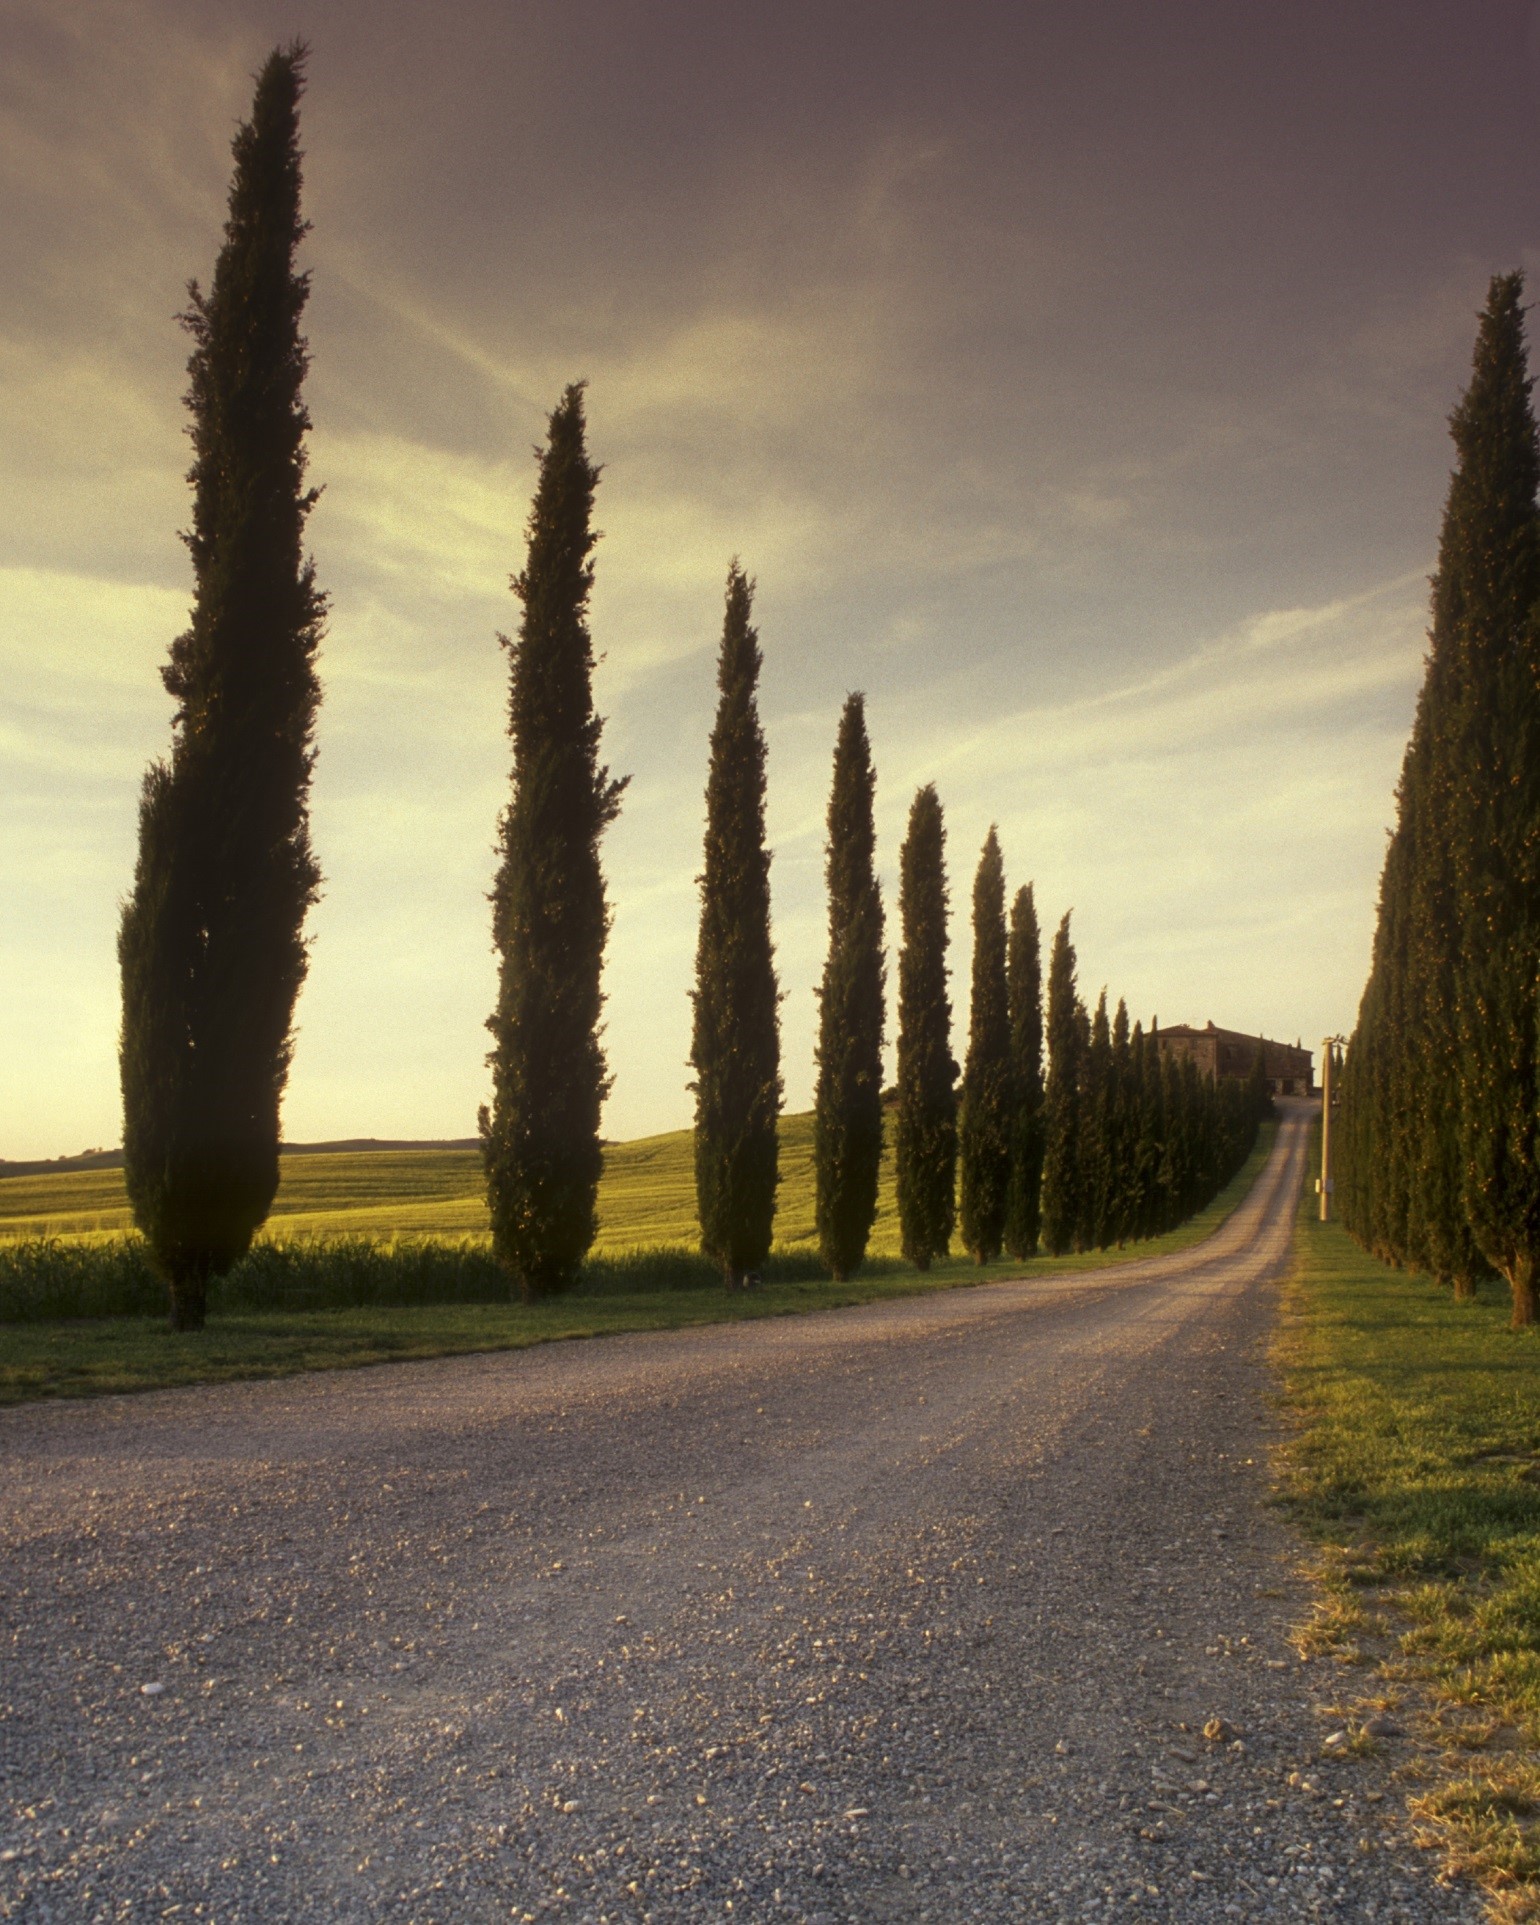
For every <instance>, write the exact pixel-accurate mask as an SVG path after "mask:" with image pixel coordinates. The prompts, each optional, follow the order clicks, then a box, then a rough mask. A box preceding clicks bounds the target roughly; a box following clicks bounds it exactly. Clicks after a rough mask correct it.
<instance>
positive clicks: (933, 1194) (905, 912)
mask: <svg viewBox="0 0 1540 1925" xmlns="http://www.w3.org/2000/svg"><path fill="white" fill-rule="evenodd" d="M898 909H899V919H900V921H901V923H902V925H903V947H902V949H901V950H900V951H899V957H898V1117H897V1128H896V1130H895V1133H894V1136H895V1140H894V1148H895V1151H896V1162H897V1176H898V1220H899V1228H900V1231H901V1234H902V1237H903V1250H904V1255H905V1256H906V1257H908V1259H909V1260H910V1262H911V1263H913V1264H914V1265H915V1266H916V1268H917V1269H920V1270H928V1269H929V1268H930V1265H931V1260H932V1259H933V1258H935V1257H944V1256H945V1255H946V1253H947V1250H948V1248H949V1246H950V1244H951V1240H952V1226H953V1223H954V1221H955V1213H956V1189H957V1064H956V1062H955V1061H954V1059H953V1056H952V1005H951V1001H950V999H949V998H948V996H947V966H946V951H947V940H948V938H947V886H946V826H945V823H944V822H943V820H942V814H941V801H940V798H939V797H938V796H937V794H936V791H935V787H934V785H932V784H930V783H927V784H926V785H925V787H924V788H922V789H921V790H920V791H919V792H918V793H917V794H916V796H915V798H914V802H913V804H912V805H911V807H910V810H909V830H908V834H907V835H906V836H905V838H904V846H903V849H902V851H901V853H900V856H899V885H898Z"/></svg>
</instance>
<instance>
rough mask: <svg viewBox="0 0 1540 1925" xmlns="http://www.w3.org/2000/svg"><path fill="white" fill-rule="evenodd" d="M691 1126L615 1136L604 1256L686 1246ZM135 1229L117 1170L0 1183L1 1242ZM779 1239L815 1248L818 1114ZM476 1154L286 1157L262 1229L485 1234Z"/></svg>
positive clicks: (310, 1237) (690, 1219) (809, 1124)
mask: <svg viewBox="0 0 1540 1925" xmlns="http://www.w3.org/2000/svg"><path fill="white" fill-rule="evenodd" d="M690 1146H691V1136H690V1132H689V1131H688V1130H672V1131H670V1132H669V1133H668V1134H667V1135H664V1136H646V1137H641V1138H639V1139H638V1140H637V1141H635V1142H633V1143H613V1144H611V1145H610V1146H609V1147H608V1148H607V1149H606V1151H605V1155H604V1177H603V1180H602V1182H601V1183H600V1186H599V1241H598V1243H597V1245H596V1246H595V1253H596V1254H597V1255H600V1256H604V1255H609V1254H613V1253H615V1252H618V1251H621V1250H645V1249H653V1248H661V1247H665V1246H677V1245H680V1244H693V1243H694V1242H695V1240H696V1237H697V1234H698V1231H697V1226H696V1219H695V1167H694V1163H693V1160H692V1156H691V1147H690ZM131 1228H132V1218H131V1217H130V1215H129V1208H128V1199H127V1197H126V1196H125V1194H124V1191H123V1172H122V1171H121V1170H66V1171H61V1172H58V1173H50V1174H48V1175H44V1176H11V1177H5V1178H3V1179H0V1238H7V1239H21V1240H27V1241H34V1240H37V1239H41V1238H53V1239H58V1240H60V1241H64V1242H75V1241H80V1240H85V1241H95V1240H105V1239H108V1238H116V1237H121V1236H123V1235H124V1234H125V1233H126V1232H127V1231H129V1230H130V1229H131ZM776 1232H777V1235H776V1242H777V1245H778V1246H779V1247H781V1248H784V1249H788V1250H795V1249H801V1248H808V1247H811V1245H812V1242H813V1237H814V1231H813V1118H812V1113H811V1112H808V1113H806V1114H803V1115H800V1116H784V1117H782V1119H781V1190H780V1199H779V1206H778V1209H777V1212H776ZM490 1234H491V1232H490V1229H489V1227H488V1222H487V1206H486V1201H485V1197H484V1195H483V1189H482V1170H481V1155H480V1152H479V1151H477V1150H358V1151H341V1152H337V1153H335V1154H321V1155H313V1154H308V1153H307V1154H305V1155H302V1156H286V1157H284V1158H283V1161H282V1165H281V1178H280V1184H279V1190H278V1200H277V1202H276V1203H275V1204H274V1206H273V1214H272V1216H271V1217H270V1219H269V1221H268V1225H267V1229H266V1232H265V1235H266V1236H267V1238H268V1239H269V1240H270V1241H272V1242H275V1243H285V1242H309V1241H315V1240H319V1239H322V1238H326V1239H331V1238H337V1237H365V1238H371V1239H376V1240H379V1241H383V1242H393V1241H395V1240H396V1239H398V1238H400V1239H408V1240H414V1241H415V1240H418V1239H423V1238H433V1239H435V1240H439V1239H442V1240H445V1241H451V1242H455V1243H462V1242H464V1241H466V1240H471V1241H477V1240H481V1239H489V1238H490ZM870 1247H871V1252H872V1255H873V1256H897V1255H898V1253H899V1245H898V1215H897V1209H896V1206H895V1203H894V1193H893V1164H892V1154H891V1150H890V1151H889V1153H888V1155H887V1156H886V1158H885V1159H884V1164H883V1173H882V1181H881V1193H880V1203H879V1212H878V1218H877V1224H876V1229H875V1232H874V1234H873V1237H872V1242H871V1246H870Z"/></svg>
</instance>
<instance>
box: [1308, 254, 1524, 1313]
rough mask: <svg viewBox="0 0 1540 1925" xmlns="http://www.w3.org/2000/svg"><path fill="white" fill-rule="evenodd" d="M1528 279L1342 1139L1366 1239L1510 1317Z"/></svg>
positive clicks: (1448, 519) (1442, 590)
mask: <svg viewBox="0 0 1540 1925" xmlns="http://www.w3.org/2000/svg"><path fill="white" fill-rule="evenodd" d="M1523 291H1524V288H1523V278H1522V276H1521V275H1519V274H1517V273H1514V274H1502V275H1497V276H1495V277H1494V278H1493V280H1492V282H1491V285H1490V288H1489V290H1488V297H1487V302H1486V305H1485V308H1484V310H1483V312H1482V314H1481V317H1480V322H1479V326H1478V330H1477V336H1476V345H1475V353H1474V357H1473V362H1472V369H1471V379H1470V385H1469V386H1468V387H1467V389H1466V391H1465V393H1464V395H1463V396H1462V398H1461V400H1460V403H1459V405H1458V407H1457V408H1456V409H1455V411H1454V413H1453V415H1452V416H1451V418H1450V431H1451V434H1452V436H1453V439H1454V445H1455V466H1454V472H1453V474H1452V476H1451V479H1450V483H1449V492H1448V496H1447V499H1446V503H1445V508H1444V518H1443V527H1442V531H1441V534H1440V539H1439V552H1438V568H1437V573H1436V574H1435V576H1434V578H1433V588H1432V619H1431V625H1430V632H1429V645H1428V654H1427V668H1426V673H1425V676H1424V680H1423V686H1422V691H1421V694H1420V696H1419V699H1418V704H1417V713H1416V718H1415V720H1414V723H1413V727H1412V734H1411V739H1410V741H1409V743H1408V745H1407V749H1406V755H1405V759H1404V761H1403V763H1402V768H1401V779H1400V784H1399V788H1398V792H1397V803H1398V807H1397V817H1396V826H1395V830H1394V832H1393V834H1392V835H1391V838H1390V843H1389V846H1388V848H1387V851H1386V856H1385V866H1384V870H1383V873H1382V876H1381V881H1380V900H1379V918H1378V924H1377V927H1376V930H1375V937H1374V949H1373V956H1372V961H1371V966H1370V973H1369V979H1368V982H1367V984H1366V986H1365V989H1364V993H1363V998H1362V1001H1361V1003H1360V1005H1359V1011H1358V1022H1357V1026H1356V1028H1355V1030H1354V1032H1353V1035H1352V1037H1351V1039H1350V1041H1349V1045H1348V1049H1347V1054H1346V1059H1345V1062H1344V1065H1343V1074H1342V1113H1341V1119H1340V1123H1339V1125H1338V1128H1337V1131H1336V1134H1335V1137H1334V1141H1335V1143H1336V1146H1337V1150H1336V1159H1335V1160H1336V1170H1335V1176H1336V1186H1337V1196H1338V1200H1339V1206H1340V1213H1341V1216H1342V1220H1343V1222H1344V1223H1345V1224H1346V1225H1347V1227H1348V1228H1349V1229H1350V1230H1351V1231H1352V1233H1353V1234H1354V1235H1355V1236H1356V1237H1357V1238H1358V1239H1359V1240H1360V1241H1361V1242H1362V1243H1363V1244H1365V1245H1366V1246H1367V1247H1368V1248H1369V1249H1370V1250H1371V1251H1373V1252H1375V1253H1376V1254H1377V1255H1379V1256H1381V1257H1383V1258H1385V1259H1386V1260H1387V1261H1389V1262H1391V1263H1395V1264H1402V1265H1408V1266H1412V1267H1415V1268H1417V1269H1421V1270H1425V1271H1427V1272H1429V1273H1430V1274H1431V1275H1432V1276H1434V1277H1435V1278H1437V1279H1439V1280H1440V1281H1442V1282H1446V1283H1450V1284H1452V1285H1453V1287H1454V1290H1455V1293H1456V1294H1457V1295H1462V1296H1468V1295H1470V1294H1472V1293H1473V1291H1474V1286H1475V1281H1476V1279H1477V1277H1478V1276H1479V1275H1481V1274H1482V1273H1483V1272H1489V1271H1493V1270H1495V1271H1497V1272H1498V1273H1499V1274H1500V1275H1501V1276H1502V1277H1503V1278H1504V1279H1505V1280H1506V1282H1507V1284H1508V1286H1509V1290H1510V1293H1511V1296H1512V1303H1513V1322H1514V1324H1515V1326H1516V1327H1517V1326H1522V1325H1525V1324H1529V1323H1532V1322H1533V1321H1534V1320H1535V1315H1536V1262H1537V1258H1540V1144H1537V1140H1536V1129H1537V1107H1540V1080H1537V1075H1540V1056H1537V1050H1540V1036H1537V1022H1540V508H1537V484H1540V451H1537V444H1536V427H1535V417H1534V412H1533V408H1532V406H1531V401H1530V388H1531V382H1530V377H1529V369H1528V358H1527V351H1526V346H1525V338H1524V310H1523Z"/></svg>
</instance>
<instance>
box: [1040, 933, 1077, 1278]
mask: <svg viewBox="0 0 1540 1925" xmlns="http://www.w3.org/2000/svg"><path fill="white" fill-rule="evenodd" d="M1079 1009H1080V998H1079V996H1078V995H1077V994H1076V993H1075V947H1074V944H1073V943H1072V942H1071V941H1070V936H1069V914H1068V912H1066V914H1065V916H1064V920H1063V921H1062V922H1061V923H1060V924H1059V927H1058V932H1057V933H1056V934H1055V936H1054V939H1053V954H1052V957H1051V958H1050V960H1049V964H1048V1084H1047V1089H1046V1091H1045V1092H1044V1098H1043V1116H1044V1144H1043V1242H1044V1244H1045V1245H1046V1246H1047V1249H1048V1252H1049V1254H1050V1255H1051V1256H1056V1257H1061V1256H1064V1255H1066V1254H1067V1253H1068V1252H1069V1251H1070V1250H1073V1249H1074V1247H1075V1236H1076V1232H1077V1231H1078V1229H1079V1227H1080V1220H1081V1186H1080V1082H1081V1064H1080V1023H1079Z"/></svg>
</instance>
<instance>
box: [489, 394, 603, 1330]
mask: <svg viewBox="0 0 1540 1925" xmlns="http://www.w3.org/2000/svg"><path fill="white" fill-rule="evenodd" d="M598 479H599V471H598V469H597V468H596V467H594V466H593V464H592V463H591V462H590V461H589V459H588V451H587V448H586V445H585V440H584V420H583V387H582V383H581V382H579V383H576V384H574V385H573V386H572V387H569V388H568V389H567V390H566V392H565V393H564V394H563V396H562V398H561V401H560V402H559V403H558V405H557V407H556V410H555V412H554V413H553V414H552V415H551V419H550V427H549V433H548V436H547V440H546V445H545V448H544V450H543V451H542V452H541V456H540V473H539V480H538V483H537V485H536V490H535V500H534V506H533V507H532V509H531V511H530V517H529V531H528V534H529V548H528V553H527V556H526V559H525V564H524V571H523V573H522V574H521V575H519V576H518V577H517V579H516V580H515V581H514V583H513V592H514V593H515V594H516V595H517V596H518V598H519V600H520V602H521V603H522V604H523V616H522V619H521V620H520V623H519V636H518V640H517V641H516V642H510V641H509V640H508V638H507V637H506V636H503V637H500V640H501V641H502V644H503V646H504V647H505V648H506V649H507V650H508V652H509V670H510V684H509V697H508V734H509V737H510V738H511V740H512V742H513V793H512V798H511V800H510V802H509V805H508V808H507V810H506V812H505V813H504V815H503V818H502V822H501V825H500V834H499V841H498V854H499V858H500V860H499V863H498V869H497V877H496V881H495V882H494V884H493V889H492V940H493V943H494V944H495V946H496V948H497V952H498V955H499V958H500V967H499V971H498V991H497V1007H496V1009H495V1010H494V1011H493V1013H492V1015H491V1016H490V1017H489V1018H488V1019H487V1028H488V1029H489V1030H490V1031H491V1032H492V1037H493V1048H492V1051H491V1054H490V1055H489V1056H488V1058H487V1061H488V1063H489V1065H490V1066H491V1070H492V1104H491V1107H490V1109H487V1108H485V1107H484V1108H483V1109H482V1111H481V1116H480V1122H481V1147H482V1156H483V1160H484V1162H485V1166H486V1176H487V1204H488V1207H489V1209H490V1211H491V1214H492V1247H493V1249H494V1250H495V1251H496V1252H497V1255H498V1258H499V1259H500V1261H501V1262H502V1263H503V1264H504V1265H505V1266H506V1267H507V1269H508V1271H509V1272H510V1274H511V1276H512V1278H513V1280H514V1282H515V1283H516V1284H517V1286H518V1288H519V1290H520V1292H521V1294H522V1295H523V1297H524V1299H525V1301H526V1302H531V1301H533V1300H534V1299H536V1298H539V1297H548V1296H552V1295H555V1294H556V1293H557V1292H559V1291H562V1290H565V1289H567V1288H568V1287H569V1286H570V1285H571V1284H572V1283H573V1282H575V1281H576V1278H577V1275H578V1270H579V1268H580V1266H581V1264H582V1261H583V1258H584V1257H585V1256H586V1255H587V1254H588V1251H589V1248H590V1247H591V1245H592V1243H593V1240H594V1236H595V1234H596V1231H597V1229H598V1219H597V1213H596V1203H597V1198H598V1192H599V1175H600V1171H601V1168H602V1166H603V1151H602V1149H601V1146H600V1139H599V1118H600V1112H601V1110H602V1108H603V1104H604V1098H605V1095H606V1094H607V1092H608V1090H609V1078H608V1077H607V1075H606V1073H605V1061H604V1052H603V1050H602V1048H601V1047H600V1043H599V1017H600V1011H601V1009H602V1007H603V1001H604V998H603V994H602V991H601V987H600V975H601V971H602V969H603V965H604V942H605V937H606V936H607V935H608V933H609V926H610V916H609V907H608V904H607V902H606V900H605V891H604V875H603V871H602V870H601V868H600V866H599V842H600V838H601V836H602V835H603V833H604V830H605V829H606V828H607V827H608V826H609V824H610V823H611V822H613V821H614V819H615V817H616V815H617V814H618V813H619V809H620V796H621V791H622V790H623V788H624V786H625V784H624V782H618V781H612V780H611V778H610V773H609V770H608V769H606V768H604V767H602V766H601V764H600V762H599V737H600V733H601V731H602V728H603V723H602V721H601V720H600V718H599V716H598V715H596V714H595V712H594V704H593V666H594V654H593V642H592V640H591V638H590V636H589V632H588V596H589V591H590V590H591V588H592V587H593V574H594V571H593V563H592V561H591V560H590V556H591V554H592V552H593V547H594V544H595V542H596V541H597V539H598V536H597V535H596V534H595V533H594V530H593V527H592V517H593V499H594V487H595V484H596V483H597V481H598Z"/></svg>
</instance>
